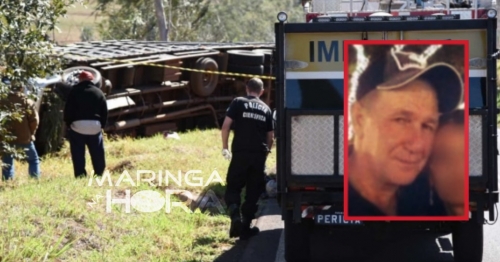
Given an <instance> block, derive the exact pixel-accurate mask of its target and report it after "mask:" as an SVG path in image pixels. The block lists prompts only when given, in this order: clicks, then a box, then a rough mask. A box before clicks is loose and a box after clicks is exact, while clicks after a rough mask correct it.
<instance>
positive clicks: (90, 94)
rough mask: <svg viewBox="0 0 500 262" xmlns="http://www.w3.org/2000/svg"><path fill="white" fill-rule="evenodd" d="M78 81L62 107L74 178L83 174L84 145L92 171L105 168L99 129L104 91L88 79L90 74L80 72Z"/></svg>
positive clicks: (103, 119) (104, 112) (102, 121)
mask: <svg viewBox="0 0 500 262" xmlns="http://www.w3.org/2000/svg"><path fill="white" fill-rule="evenodd" d="M79 79H80V82H79V83H78V84H77V85H75V86H74V87H73V88H71V91H70V92H69V95H68V97H67V100H66V105H65V108H64V122H65V123H66V126H67V127H68V129H67V132H68V139H69V142H70V147H71V158H72V161H73V170H74V174H75V177H77V178H79V177H86V176H87V172H86V170H85V146H87V147H88V149H89V153H90V157H91V160H92V166H93V167H94V174H95V175H97V176H102V174H103V172H104V169H105V167H106V160H105V154H104V143H103V137H102V128H104V127H105V126H106V122H107V118H108V107H107V103H106V97H105V95H104V93H103V92H102V91H101V90H100V89H99V88H98V87H97V86H95V84H94V83H93V82H92V80H93V79H94V76H93V75H92V73H90V72H87V71H83V72H82V73H80V75H79Z"/></svg>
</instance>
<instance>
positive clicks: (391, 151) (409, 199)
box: [347, 46, 463, 216]
mask: <svg viewBox="0 0 500 262" xmlns="http://www.w3.org/2000/svg"><path fill="white" fill-rule="evenodd" d="M435 47H436V46H429V47H428V48H427V49H426V50H425V51H424V52H421V53H416V52H412V51H410V50H405V49H404V48H405V47H403V48H402V47H401V46H395V47H393V48H392V49H391V50H390V51H389V52H388V53H386V54H383V55H382V56H381V57H379V58H377V59H374V60H372V61H371V64H369V65H368V67H367V68H366V70H365V71H364V72H363V73H362V74H361V75H360V77H359V81H358V85H357V87H356V91H355V99H356V102H354V103H353V104H352V105H351V109H350V111H349V114H350V118H351V120H350V124H351V126H352V131H353V136H352V139H351V141H349V159H348V164H349V173H348V175H347V177H348V181H349V183H348V184H349V186H348V202H347V205H348V207H347V208H348V215H349V216H425V215H426V214H427V212H428V204H429V203H428V202H429V201H428V199H429V197H428V196H429V194H428V192H429V185H428V182H427V181H426V179H424V177H422V176H419V174H421V173H422V171H423V170H424V167H425V165H426V164H427V161H428V159H429V156H430V154H431V149H432V146H433V143H434V137H435V133H436V130H437V128H438V124H439V116H440V114H443V113H447V112H450V111H452V110H454V109H455V108H457V107H458V106H459V105H460V104H461V103H462V102H463V81H462V77H461V75H460V73H458V71H457V69H456V68H455V67H453V66H451V65H449V64H446V63H442V62H441V63H435V64H431V63H428V62H427V61H428V60H427V59H428V58H429V56H432V54H433V52H432V51H433V50H432V48H435ZM434 51H435V50H434ZM415 188H417V189H418V190H415ZM408 192H412V193H411V194H409V193H408Z"/></svg>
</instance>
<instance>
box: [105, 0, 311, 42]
mask: <svg viewBox="0 0 500 262" xmlns="http://www.w3.org/2000/svg"><path fill="white" fill-rule="evenodd" d="M163 1H164V3H165V12H167V13H168V14H166V17H167V20H168V38H169V40H170V41H200V42H202V41H203V42H272V41H274V23H275V22H276V21H277V19H276V15H277V13H278V12H279V11H286V12H287V13H288V17H289V21H304V20H305V16H304V14H303V11H302V10H303V8H302V6H301V5H300V2H297V1H292V0H288V1H281V0H254V1H238V0H168V1H167V0H163ZM98 2H99V6H98V7H97V9H96V14H99V15H100V16H101V17H107V19H104V21H103V22H101V23H100V24H99V32H100V35H101V37H102V38H103V39H105V40H106V39H135V40H158V39H159V37H158V35H159V34H158V26H157V18H156V16H155V15H154V14H153V12H154V11H153V10H155V6H154V2H153V1H146V0H98ZM111 5H113V7H115V8H114V9H110V8H109V7H110V6H111Z"/></svg>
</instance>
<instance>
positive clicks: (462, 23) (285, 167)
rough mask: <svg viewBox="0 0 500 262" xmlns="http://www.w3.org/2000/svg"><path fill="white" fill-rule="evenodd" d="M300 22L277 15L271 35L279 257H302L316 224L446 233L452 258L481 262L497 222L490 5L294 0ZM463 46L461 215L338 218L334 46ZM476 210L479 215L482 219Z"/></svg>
mask: <svg viewBox="0 0 500 262" xmlns="http://www.w3.org/2000/svg"><path fill="white" fill-rule="evenodd" d="M302 5H303V8H304V11H305V21H304V22H302V23H288V22H287V21H286V20H287V14H286V13H284V12H280V13H279V14H278V16H277V18H278V21H279V22H277V23H276V24H275V32H276V59H275V67H276V96H275V103H276V104H275V106H276V111H275V116H274V118H275V121H276V131H275V132H276V147H277V148H276V152H277V183H278V202H279V204H280V207H281V211H282V212H281V215H282V219H283V220H284V222H285V229H284V232H285V233H284V237H285V259H286V261H289V262H290V261H311V259H312V257H314V256H313V254H312V253H311V252H312V251H311V250H312V249H311V247H310V246H309V241H308V240H309V238H311V237H314V235H313V232H314V231H315V229H317V228H318V227H320V228H322V230H330V231H331V232H333V233H332V234H331V237H333V238H334V237H335V232H336V231H337V230H347V231H353V232H354V231H365V232H371V233H373V234H383V233H384V232H389V231H392V230H395V231H401V230H403V231H404V232H408V233H409V232H415V230H417V231H427V232H434V233H439V234H443V235H446V234H450V233H451V234H452V239H453V248H454V256H455V261H469V262H475V261H481V260H482V253H483V225H484V224H485V222H486V221H487V220H489V221H494V220H495V218H496V217H497V216H498V211H497V210H496V208H495V207H496V204H497V203H498V174H497V155H498V150H497V114H498V112H499V111H498V108H497V83H496V78H497V71H496V68H497V58H498V54H499V53H498V49H497V17H496V16H497V12H496V10H495V8H496V3H495V2H488V1H479V2H477V1H476V2H473V3H468V2H454V1H447V2H445V3H444V4H443V3H440V2H433V1H432V0H429V1H425V2H424V1H415V2H413V1H394V2H392V1H391V2H387V3H385V2H384V1H369V0H360V1H354V0H350V1H347V0H343V1H320V0H315V1H302ZM373 39H376V40H466V41H468V44H469V49H468V50H467V51H466V52H467V54H468V55H467V56H465V57H468V61H465V63H467V64H468V72H467V73H466V74H465V76H466V77H465V80H464V81H465V82H467V84H468V89H467V90H468V94H467V97H468V108H464V111H465V113H468V129H467V130H468V142H467V143H468V160H469V161H468V172H467V173H468V181H467V182H468V185H469V186H468V192H467V195H468V203H469V205H468V209H469V219H468V220H461V221H449V220H434V221H420V220H418V219H417V220H413V221H383V220H380V221H360V220H352V219H346V218H344V212H345V210H346V209H345V203H346V201H345V198H346V195H345V190H346V185H347V183H346V180H345V179H344V173H345V170H347V166H346V163H347V162H346V161H345V159H346V157H347V154H346V150H345V145H344V143H345V141H346V140H345V136H347V135H348V134H347V133H346V132H345V130H346V129H345V128H344V124H345V122H347V121H346V120H345V119H344V117H345V116H344V112H345V101H347V98H346V96H347V94H346V92H345V90H347V89H345V84H346V83H347V82H346V81H344V80H345V79H344V78H345V77H346V76H347V75H348V74H347V73H346V71H345V70H347V69H346V68H345V63H344V59H345V57H344V54H346V50H344V48H345V46H344V44H343V43H344V41H347V40H373ZM486 214H489V215H488V216H487V217H486V216H485V215H486Z"/></svg>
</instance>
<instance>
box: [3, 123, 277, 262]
mask: <svg viewBox="0 0 500 262" xmlns="http://www.w3.org/2000/svg"><path fill="white" fill-rule="evenodd" d="M179 135H180V140H175V139H165V138H163V137H162V136H155V137H151V138H145V139H137V140H134V139H131V138H125V139H119V140H113V141H111V140H110V139H108V138H106V140H105V146H106V155H107V156H106V157H107V159H106V160H107V166H108V167H109V169H110V170H111V171H110V174H111V177H112V180H113V182H116V181H117V180H118V178H119V177H120V174H122V172H123V170H127V171H128V172H129V173H130V175H132V177H134V175H135V172H136V170H140V169H143V170H170V171H171V172H172V173H173V174H174V175H175V172H177V170H182V171H183V172H185V171H187V170H189V169H197V170H201V171H202V173H201V174H197V176H199V177H203V179H204V181H205V182H206V181H207V180H208V178H209V176H210V175H211V173H212V172H213V170H214V169H215V170H217V171H218V173H219V174H220V176H221V178H222V179H223V181H224V182H225V177H226V172H227V167H228V165H229V162H228V161H226V160H225V159H224V158H223V157H222V156H221V153H220V152H221V139H220V131H219V130H216V129H214V130H206V131H192V132H188V133H181V134H179ZM273 152H274V150H273ZM275 161H276V160H275V156H274V155H270V156H269V159H268V161H267V167H268V168H270V167H274V165H275ZM127 162H128V163H129V164H124V163H127ZM123 166H125V167H123ZM41 169H42V172H43V173H42V178H41V180H40V181H39V182H37V181H32V180H30V179H28V174H27V165H26V164H25V163H22V162H19V161H18V162H16V178H15V180H14V181H9V182H0V207H1V212H0V261H2V262H3V261H26V259H29V260H30V261H44V260H45V261H213V260H214V259H215V258H216V257H218V256H220V255H221V254H222V253H224V252H225V251H226V250H229V249H230V248H231V247H232V246H233V245H234V243H235V242H234V241H235V240H234V239H229V238H228V233H227V232H228V230H229V219H228V218H227V217H226V216H225V215H223V214H208V213H197V212H195V213H191V214H189V213H186V212H185V211H183V210H182V209H180V208H173V209H172V212H171V213H166V212H165V210H164V209H162V210H160V211H157V212H152V213H141V212H138V211H136V210H134V208H131V212H130V213H126V212H125V210H124V205H113V209H112V211H111V212H109V213H108V212H106V203H105V196H106V190H112V192H113V197H114V198H122V197H123V194H124V190H125V189H130V190H131V191H132V192H131V195H134V193H135V192H137V191H139V190H141V189H151V190H156V191H158V192H161V194H163V195H164V193H163V192H164V191H161V190H163V189H165V187H149V186H147V185H141V186H139V187H131V186H130V183H128V182H126V181H122V183H121V185H120V186H118V187H109V186H108V185H106V184H105V186H103V187H100V186H98V185H97V184H96V183H94V184H93V185H92V186H89V185H88V184H89V179H78V180H77V179H75V178H74V177H73V172H72V163H71V159H70V157H69V150H68V144H65V146H64V148H63V149H62V150H61V152H59V153H58V155H54V156H47V157H45V158H44V159H43V161H42V163H41ZM115 169H116V170H115ZM87 170H92V169H91V163H90V157H89V156H88V154H87ZM183 174H184V173H183ZM209 187H210V188H213V189H215V190H214V191H215V193H216V194H217V195H218V196H219V197H221V196H222V193H223V192H224V185H215V186H214V185H210V186H209ZM169 188H184V189H187V190H189V191H190V192H193V193H199V192H201V191H202V190H203V188H200V187H195V188H194V187H190V186H189V185H182V186H181V187H178V186H177V185H176V184H170V185H169ZM96 195H102V196H104V198H101V199H99V200H97V201H96V204H94V205H93V206H90V205H88V204H87V203H89V202H92V201H93V200H96Z"/></svg>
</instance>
